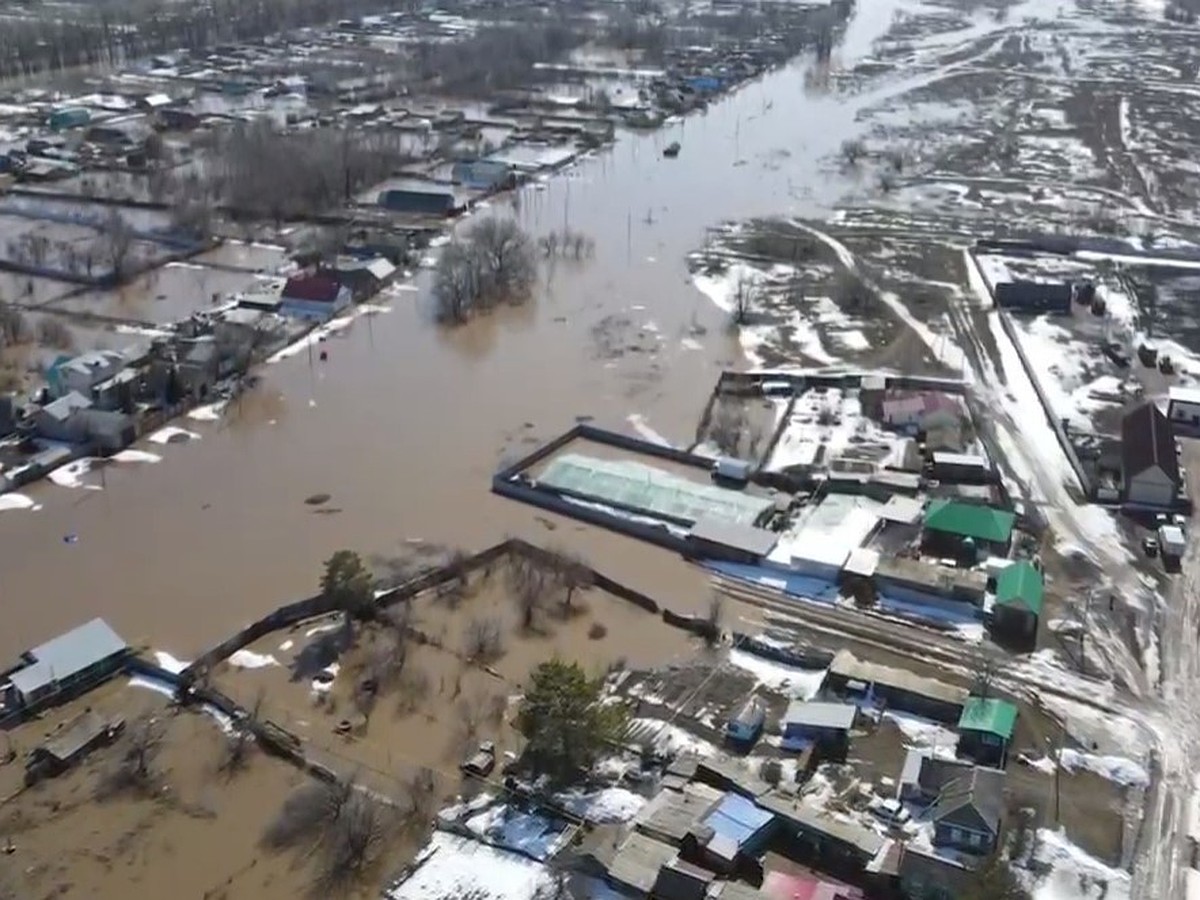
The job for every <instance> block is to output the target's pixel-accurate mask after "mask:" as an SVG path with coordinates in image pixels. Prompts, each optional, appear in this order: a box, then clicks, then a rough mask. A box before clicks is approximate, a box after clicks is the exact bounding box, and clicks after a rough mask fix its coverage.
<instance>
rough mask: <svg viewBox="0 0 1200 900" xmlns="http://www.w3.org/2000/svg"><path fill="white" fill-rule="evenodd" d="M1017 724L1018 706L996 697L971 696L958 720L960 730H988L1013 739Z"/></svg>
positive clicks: (990, 732)
mask: <svg viewBox="0 0 1200 900" xmlns="http://www.w3.org/2000/svg"><path fill="white" fill-rule="evenodd" d="M1016 725H1017V708H1016V706H1014V705H1013V704H1011V703H1009V702H1008V701H1007V700H999V699H997V698H995V697H988V698H987V699H984V698H983V697H970V698H968V700H967V702H966V703H965V704H964V705H963V711H962V716H961V717H960V718H959V720H958V730H959V731H986V732H987V733H988V734H994V735H997V736H998V737H1002V738H1004V739H1005V740H1011V738H1012V736H1013V729H1015V728H1016Z"/></svg>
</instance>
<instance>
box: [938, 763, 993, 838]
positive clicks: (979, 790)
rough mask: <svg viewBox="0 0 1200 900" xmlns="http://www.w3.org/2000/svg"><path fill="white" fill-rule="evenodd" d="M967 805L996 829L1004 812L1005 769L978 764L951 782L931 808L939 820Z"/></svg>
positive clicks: (989, 825)
mask: <svg viewBox="0 0 1200 900" xmlns="http://www.w3.org/2000/svg"><path fill="white" fill-rule="evenodd" d="M964 807H970V808H971V809H974V810H975V812H977V813H978V814H979V816H980V818H982V819H983V821H984V822H986V823H987V825H988V827H990V828H991V829H992V831H995V830H996V829H997V828H999V825H1000V817H1001V816H1002V815H1003V813H1004V772H1003V771H1002V770H1000V769H986V768H984V767H983V766H974V767H973V768H972V769H971V770H970V771H969V772H966V773H964V774H963V776H962V777H961V778H956V779H954V780H952V781H949V782H947V784H946V786H945V787H943V788H942V791H941V793H940V794H939V795H938V798H937V799H936V800H935V801H934V802H933V805H932V806H931V807H930V808H929V817H930V818H931V819H932V820H933V821H935V822H936V821H939V820H941V819H944V818H946V817H947V816H949V815H951V814H953V813H955V812H958V811H959V810H961V809H963V808H964Z"/></svg>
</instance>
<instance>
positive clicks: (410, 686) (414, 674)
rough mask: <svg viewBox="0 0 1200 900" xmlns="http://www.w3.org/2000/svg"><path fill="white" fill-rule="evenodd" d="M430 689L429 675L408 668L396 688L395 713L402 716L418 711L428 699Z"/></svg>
mask: <svg viewBox="0 0 1200 900" xmlns="http://www.w3.org/2000/svg"><path fill="white" fill-rule="evenodd" d="M432 688H433V685H432V684H431V683H430V680H429V673H427V672H426V671H425V670H424V669H416V668H413V667H411V666H410V667H408V668H407V669H406V670H405V671H404V674H403V675H401V676H400V683H399V684H398V685H397V686H396V694H397V699H396V713H397V714H398V715H402V716H403V715H408V714H409V713H411V712H413V711H415V710H416V709H418V708H419V707H420V706H421V704H422V703H424V702H425V701H426V700H427V699H428V698H429V694H430V692H431V690H432Z"/></svg>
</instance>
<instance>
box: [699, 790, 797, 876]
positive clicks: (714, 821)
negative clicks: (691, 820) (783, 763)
mask: <svg viewBox="0 0 1200 900" xmlns="http://www.w3.org/2000/svg"><path fill="white" fill-rule="evenodd" d="M775 826H776V819H775V816H774V814H772V813H770V812H768V811H767V810H765V809H763V808H762V807H761V806H759V805H758V804H756V803H755V802H754V801H753V800H749V799H747V798H746V797H743V796H742V795H741V794H734V793H728V794H726V795H725V796H724V797H722V798H721V800H720V801H719V802H718V803H717V804H716V806H714V807H713V808H712V809H711V810H709V812H708V814H707V815H705V816H704V818H703V819H701V820H700V823H699V824H698V825H697V826H695V828H693V829H692V832H691V834H690V835H689V838H690V839H692V840H694V841H695V846H696V852H697V854H698V856H699V857H700V859H701V860H702V861H703V863H704V865H706V866H707V867H708V868H710V869H712V870H713V871H716V872H732V871H733V870H734V869H735V868H739V867H740V865H741V864H743V863H748V862H752V861H755V860H757V858H758V857H759V856H760V855H761V854H762V852H763V848H764V847H765V846H766V844H767V841H769V840H770V839H771V837H772V835H773V834H774V833H775ZM685 846H686V845H685ZM755 864H756V863H755Z"/></svg>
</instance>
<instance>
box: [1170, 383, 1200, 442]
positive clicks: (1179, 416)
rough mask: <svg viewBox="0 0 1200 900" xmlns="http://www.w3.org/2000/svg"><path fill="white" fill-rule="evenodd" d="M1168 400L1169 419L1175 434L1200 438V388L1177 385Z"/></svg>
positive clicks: (1172, 389)
mask: <svg viewBox="0 0 1200 900" xmlns="http://www.w3.org/2000/svg"><path fill="white" fill-rule="evenodd" d="M1167 398H1168V399H1167V418H1168V419H1170V420H1171V427H1172V428H1174V429H1175V433H1176V434H1186V435H1192V436H1200V388H1191V387H1180V386H1179V385H1176V386H1175V387H1173V388H1171V390H1170V391H1169V392H1168V394H1167Z"/></svg>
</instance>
